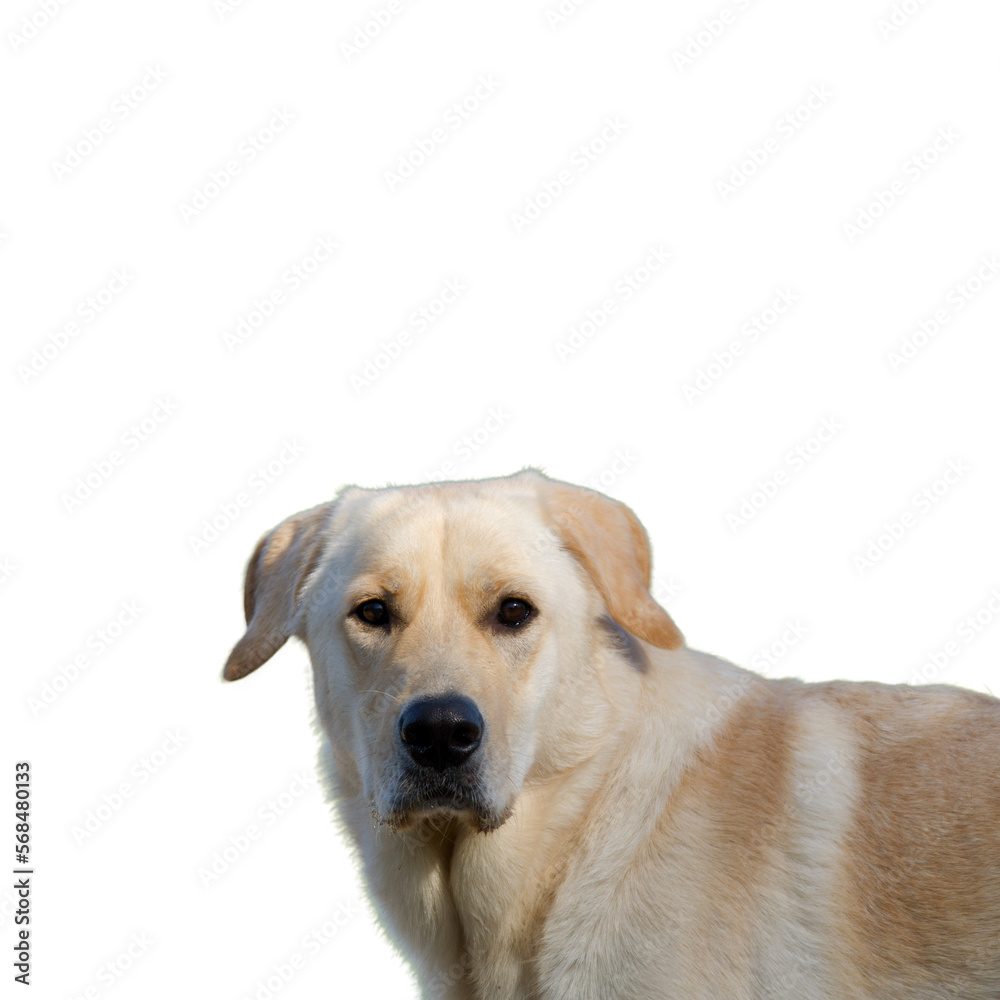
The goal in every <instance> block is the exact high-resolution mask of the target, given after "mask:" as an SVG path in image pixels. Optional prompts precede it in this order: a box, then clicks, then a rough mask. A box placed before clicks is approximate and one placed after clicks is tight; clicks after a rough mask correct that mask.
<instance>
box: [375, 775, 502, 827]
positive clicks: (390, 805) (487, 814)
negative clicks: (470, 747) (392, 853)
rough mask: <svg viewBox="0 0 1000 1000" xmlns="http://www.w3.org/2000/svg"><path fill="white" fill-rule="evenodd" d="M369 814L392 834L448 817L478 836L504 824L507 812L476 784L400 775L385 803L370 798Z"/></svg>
mask: <svg viewBox="0 0 1000 1000" xmlns="http://www.w3.org/2000/svg"><path fill="white" fill-rule="evenodd" d="M371 812H372V818H373V819H374V820H375V822H376V823H377V824H378V825H379V826H383V827H386V828H388V829H390V830H392V831H393V832H395V833H403V832H406V831H407V830H409V829H411V828H412V827H413V826H414V825H415V824H416V823H417V822H419V821H420V820H422V819H429V820H431V821H432V822H433V821H435V820H439V819H448V818H451V817H457V818H459V819H464V820H466V821H468V822H470V823H471V824H472V826H473V827H474V828H475V829H476V830H478V831H479V832H480V833H490V832H491V831H493V830H496V829H498V828H499V827H500V826H502V825H503V824H504V823H505V822H506V821H507V819H508V818H509V816H510V813H511V809H510V807H507V808H498V807H497V805H496V804H495V803H494V802H492V801H490V799H489V798H488V797H487V796H485V795H484V794H483V793H482V791H481V789H480V788H479V786H478V783H475V782H466V781H462V780H460V779H458V778H453V777H451V776H450V775H448V774H447V772H444V773H442V774H438V775H435V776H433V777H428V776H425V775H423V774H416V775H415V774H407V775H404V776H403V777H402V778H401V779H400V780H399V781H398V782H397V785H396V789H395V793H394V794H393V795H392V796H391V797H389V799H388V801H387V802H386V801H385V800H383V801H382V802H379V800H378V797H377V796H376V797H374V798H373V800H372V802H371Z"/></svg>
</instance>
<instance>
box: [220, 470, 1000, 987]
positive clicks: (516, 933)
mask: <svg viewBox="0 0 1000 1000" xmlns="http://www.w3.org/2000/svg"><path fill="white" fill-rule="evenodd" d="M649 581H650V553H649V546H648V543H647V539H646V534H645V532H644V530H643V528H642V526H641V525H640V523H639V521H638V520H637V519H636V517H635V516H634V515H633V513H632V512H631V511H630V510H629V509H628V508H627V507H625V506H624V505H623V504H621V503H618V502H616V501H614V500H611V499H609V498H607V497H605V496H603V495H601V494H600V493H596V492H594V491H592V490H587V489H583V488H580V487H576V486H570V485H568V484H565V483H560V482H556V481H554V480H551V479H548V478H547V477H545V476H544V475H542V474H541V473H539V472H536V471H533V470H528V471H524V472H521V473H519V474H517V475H514V476H510V477H507V478H503V479H492V480H484V481H481V482H449V483H436V484H433V485H422V486H407V487H398V488H397V487H393V488H388V489H380V490H365V489H358V488H355V487H350V488H348V489H346V490H344V491H342V492H341V494H340V495H339V496H338V497H337V499H336V500H334V501H332V502H330V503H327V504H323V505H321V506H319V507H314V508H313V509H312V510H308V511H304V512H302V513H300V514H296V515H295V516H294V517H291V518H289V519H288V520H286V521H284V522H283V523H281V524H280V525H278V526H277V527H276V528H275V529H274V530H273V531H271V532H270V533H269V534H267V535H265V536H264V538H263V539H262V540H261V542H260V544H259V545H258V546H257V549H256V551H255V552H254V554H253V556H252V558H251V560H250V563H249V566H248V568H247V574H246V593H245V610H246V618H247V622H248V627H247V631H246V634H245V635H244V636H243V638H242V639H241V640H240V641H239V643H238V644H237V645H236V647H235V648H234V649H233V652H232V654H231V655H230V657H229V660H228V662H227V664H226V667H225V672H224V676H225V678H226V679H227V680H237V679H238V678H241V677H245V676H246V675H247V674H249V673H251V672H252V671H254V670H256V669H257V668H258V667H259V666H260V665H261V664H262V663H264V662H265V661H266V660H267V659H269V658H270V657H271V656H272V654H273V653H274V652H275V651H276V650H277V649H279V648H280V647H281V646H282V645H283V644H284V643H285V641H286V640H287V639H288V637H289V636H292V635H295V636H298V637H299V638H301V639H302V640H303V641H304V642H305V644H306V646H307V647H308V649H309V654H310V657H311V660H312V664H313V669H314V677H315V694H316V706H317V710H318V714H319V719H320V721H321V723H322V727H323V730H324V732H325V734H326V740H327V743H328V747H326V748H324V752H325V753H328V754H329V764H330V766H329V773H330V782H331V786H332V794H333V796H334V797H335V799H336V802H337V805H338V807H339V813H340V816H341V817H342V820H343V824H344V826H345V827H346V829H347V831H348V833H349V835H350V838H351V839H352V841H353V842H354V844H355V845H356V846H357V849H358V852H359V854H360V856H361V862H362V865H363V868H364V874H365V878H366V880H367V884H368V887H369V889H370V891H371V894H372V896H373V898H374V900H375V903H376V905H377V907H378V911H379V914H380V917H381V919H382V921H383V922H384V924H385V927H386V929H387V931H388V933H389V934H390V936H391V937H392V939H393V940H394V941H395V942H396V943H397V945H398V946H399V948H400V949H401V950H402V952H403V953H404V954H405V955H406V956H407V957H408V958H409V959H410V961H411V962H412V963H413V965H414V967H415V969H416V972H417V976H418V978H419V981H420V983H421V986H422V989H423V995H424V997H426V998H447V1000H470V998H487V997H488V998H523V1000H528V998H541V1000H556V998H559V1000H614V998H621V1000H626V998H627V1000H636V998H653V997H657V998H671V1000H751V998H754V1000H757V998H779V997H780V998H788V1000H813V998H816V1000H818V998H823V1000H828V998H837V1000H840V998H843V1000H887V998H899V1000H902V998H906V1000H918V998H919V1000H939V998H962V1000H973V998H982V1000H997V998H1000V701H997V700H995V699H993V698H989V697H987V696H985V695H982V694H976V693H973V692H972V691H966V690H962V689H960V688H954V687H947V686H944V685H933V686H926V687H907V686H903V685H897V686H888V685H883V684H861V683H848V682H831V683H824V684H805V683H802V682H801V681H797V680H770V679H765V678H763V677H760V676H758V675H757V674H753V673H750V672H748V671H746V670H742V669H740V668H739V667H736V666H733V665H732V664H730V663H727V662H725V661H724V660H720V659H718V658H717V657H714V656H710V655H707V654H705V653H699V652H695V651H694V650H691V649H688V648H687V647H686V646H685V645H684V642H683V639H682V637H681V634H680V632H679V631H678V630H677V627H676V626H675V625H674V623H673V621H672V620H671V618H670V616H669V615H668V614H667V612H666V611H664V610H663V608H661V607H660V606H659V605H658V604H656V602H655V601H654V600H653V599H652V598H651V597H650V594H649V589H648V588H649Z"/></svg>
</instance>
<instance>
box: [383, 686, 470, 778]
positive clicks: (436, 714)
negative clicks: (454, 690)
mask: <svg viewBox="0 0 1000 1000" xmlns="http://www.w3.org/2000/svg"><path fill="white" fill-rule="evenodd" d="M399 736H400V739H402V741H403V743H404V744H405V745H406V749H407V750H409V752H410V756H411V757H412V758H413V759H414V760H415V761H416V762H417V763H418V764H421V765H423V766H424V767H433V768H434V769H435V770H437V771H443V770H444V769H445V768H446V767H457V766H458V765H459V764H464V763H465V761H466V760H468V759H469V757H471V756H472V754H473V753H474V752H475V749H476V747H478V746H479V743H480V740H481V739H482V737H483V717H482V715H481V714H480V712H479V709H478V708H476V706H475V705H474V704H473V703H472V702H471V701H469V699H468V698H462V697H461V696H459V695H449V696H447V697H444V698H422V699H420V700H419V701H413V702H410V704H409V705H407V706H406V708H404V709H403V714H402V715H401V716H400V717H399Z"/></svg>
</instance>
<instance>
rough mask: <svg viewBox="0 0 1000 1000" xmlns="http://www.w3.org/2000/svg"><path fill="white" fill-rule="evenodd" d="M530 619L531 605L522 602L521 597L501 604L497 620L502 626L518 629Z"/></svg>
mask: <svg viewBox="0 0 1000 1000" xmlns="http://www.w3.org/2000/svg"><path fill="white" fill-rule="evenodd" d="M530 617H531V605H530V604H529V603H528V602H527V601H522V600H521V598H520V597H508V598H507V600H505V601H501V602H500V611H499V612H498V614H497V619H498V620H499V622H500V624H501V625H507V626H509V627H510V628H517V627H518V626H519V625H523V624H524V623H525V622H526V621H527V620H528V618H530Z"/></svg>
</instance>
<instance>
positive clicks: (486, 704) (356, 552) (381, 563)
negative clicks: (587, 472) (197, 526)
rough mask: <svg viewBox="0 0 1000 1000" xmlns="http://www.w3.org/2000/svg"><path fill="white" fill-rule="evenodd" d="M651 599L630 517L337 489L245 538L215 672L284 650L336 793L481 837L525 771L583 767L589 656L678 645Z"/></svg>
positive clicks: (472, 488) (596, 705)
mask: <svg viewBox="0 0 1000 1000" xmlns="http://www.w3.org/2000/svg"><path fill="white" fill-rule="evenodd" d="M648 586H649V552H648V546H647V544H646V540H645V534H644V532H643V531H642V528H641V526H640V525H639V523H638V521H636V520H635V518H634V516H633V515H632V514H631V512H630V511H629V510H628V508H626V507H624V506H622V505H621V504H618V503H616V502H615V501H612V500H609V499H608V498H606V497H603V496H602V495H601V494H598V493H594V492H592V491H590V490H584V489H581V488H578V487H572V486H567V485H565V484H562V483H556V482H554V481H552V480H549V479H547V478H545V477H544V476H542V475H541V474H539V473H535V472H526V473H521V474H518V475H516V476H512V477H508V478H506V479H500V480H485V481H481V482H467V483H442V484H433V485H427V486H416V487H401V488H389V489H385V490H359V489H354V488H352V489H348V490H346V491H344V492H343V493H342V494H341V495H340V496H339V497H338V499H337V500H336V501H333V502H332V503H331V504H327V505H323V506H321V507H318V508H314V509H313V510H311V511H306V512H304V513H302V514H299V515H295V517H293V518H290V519H289V520H288V521H285V522H283V523H282V524H281V525H279V526H278V527H277V528H276V529H274V531H272V532H271V533H270V534H268V535H267V536H265V537H264V538H263V539H262V540H261V542H260V544H259V545H258V547H257V551H256V552H255V553H254V556H253V558H252V559H251V562H250V565H249V566H248V569H247V581H246V602H245V603H246V613H247V620H248V624H249V627H248V630H247V634H246V635H245V636H244V638H243V639H242V640H241V642H240V643H239V644H238V645H237V646H236V648H235V649H234V650H233V653H232V655H231V656H230V659H229V662H228V663H227V665H226V670H225V674H224V676H225V677H226V678H227V679H231V680H232V679H237V678H239V677H242V676H245V674H247V673H249V672H250V671H252V670H254V669H256V667H257V666H259V665H260V664H261V663H263V662H264V661H265V660H266V659H268V658H269V657H270V656H271V654H272V653H273V652H274V651H275V650H276V649H277V648H279V647H280V645H282V644H283V643H284V641H285V640H286V639H287V638H288V636H289V635H292V634H294V635H298V636H299V637H300V638H302V639H303V640H304V641H305V643H306V645H307V646H308V648H309V651H310V656H311V659H312V664H313V670H314V683H315V692H316V703H317V709H318V712H319V715H320V719H321V722H322V724H323V727H324V729H325V731H326V734H327V736H328V738H329V741H330V745H331V750H332V752H333V757H334V760H335V763H336V765H337V768H338V771H339V772H340V778H341V782H342V784H343V785H344V787H345V789H346V790H347V791H348V793H349V794H354V795H359V796H362V797H363V799H364V800H365V801H366V802H367V803H368V805H369V807H370V809H371V812H372V815H373V817H374V818H375V820H376V821H377V822H379V823H381V824H383V825H385V826H386V827H388V828H390V829H393V830H405V829H407V828H408V827H410V826H411V825H412V824H413V823H414V822H415V821H417V820H419V819H421V818H423V817H434V816H438V815H442V814H449V815H457V816H460V817H462V818H464V819H466V820H468V821H469V822H470V823H472V824H473V826H475V827H476V828H478V829H480V830H483V831H488V830H492V829H495V828H496V827H498V826H499V825H500V824H502V823H503V822H504V820H505V819H506V818H507V817H508V816H509V815H510V813H511V810H512V808H513V805H514V803H515V801H516V799H517V796H518V794H519V793H520V790H521V788H522V786H523V784H524V782H525V780H526V779H528V778H529V776H530V777H539V778H544V777H545V776H546V775H548V774H552V773H556V772H557V771H559V770H560V769H562V768H564V767H566V766H568V765H569V764H571V763H575V762H576V761H577V760H579V759H582V757H585V756H586V755H587V752H588V731H589V727H590V726H596V725H597V724H598V723H599V721H600V719H599V715H600V713H601V711H602V706H603V704H604V703H603V701H602V699H601V697H600V691H599V685H598V684H596V683H595V682H594V678H593V677H592V676H585V675H584V674H582V673H581V672H580V670H579V668H578V665H579V664H580V663H581V662H587V660H588V653H587V650H588V649H590V650H593V649H594V648H600V644H601V643H603V645H604V647H606V648H609V649H611V650H612V651H613V650H617V651H618V652H619V653H624V654H625V658H626V659H627V658H628V657H629V656H631V658H632V661H633V663H632V665H633V667H635V666H641V659H642V654H641V650H640V649H639V644H638V643H636V642H635V641H634V639H633V638H632V636H639V637H641V638H643V639H646V640H648V641H650V642H652V643H654V644H655V645H659V646H664V647H668V648H676V647H677V646H679V645H680V644H681V637H680V634H679V633H678V632H677V629H676V627H675V626H674V624H673V622H672V621H671V620H670V618H669V617H668V616H667V614H666V612H665V611H663V609H662V608H660V607H659V606H658V605H657V604H656V603H655V602H654V601H653V600H652V598H651V597H650V596H649V593H648ZM595 633H597V635H596V636H595ZM591 658H592V656H591ZM567 664H572V665H574V668H575V669H574V670H568V669H567V668H566V667H567ZM570 695H571V696H570ZM588 711H589V712H590V713H591V717H589V718H587V717H581V712H583V713H586V712H588Z"/></svg>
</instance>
